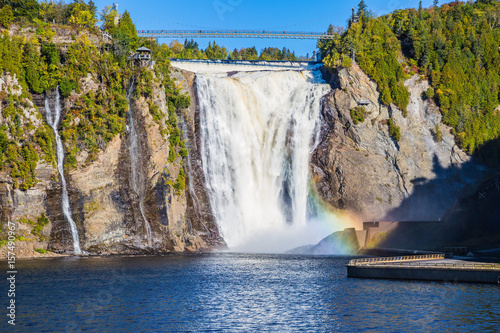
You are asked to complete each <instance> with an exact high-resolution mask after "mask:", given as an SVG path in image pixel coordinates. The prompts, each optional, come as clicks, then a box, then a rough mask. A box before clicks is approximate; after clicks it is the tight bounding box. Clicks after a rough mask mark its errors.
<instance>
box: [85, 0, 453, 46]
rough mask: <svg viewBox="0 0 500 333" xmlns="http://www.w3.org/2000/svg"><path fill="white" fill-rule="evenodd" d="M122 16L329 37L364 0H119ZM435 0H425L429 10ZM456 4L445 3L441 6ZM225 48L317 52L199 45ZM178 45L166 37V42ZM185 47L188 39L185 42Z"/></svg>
mask: <svg viewBox="0 0 500 333" xmlns="http://www.w3.org/2000/svg"><path fill="white" fill-rule="evenodd" d="M115 1H117V3H118V11H119V12H120V13H123V12H124V11H125V10H127V11H128V12H129V13H130V15H131V17H132V20H133V21H134V23H135V25H136V27H137V30H200V29H210V30H215V29H222V30H231V29H233V30H234V29H240V30H243V29H245V30H269V31H271V30H273V31H283V30H285V31H304V32H324V31H326V30H327V28H328V25H329V24H333V25H336V26H342V27H346V26H347V20H348V18H349V16H350V15H351V8H352V7H357V4H358V3H359V0H345V1H336V0H317V1H307V2H306V1H297V0H286V1H285V0H275V1H270V0H267V1H266V0H175V1H171V0H139V1H137V0H115ZM432 2H433V0H422V6H423V7H424V8H426V7H430V6H431V5H432ZM447 2H451V1H444V0H440V1H439V3H440V4H443V3H447ZM94 3H95V4H96V6H97V8H98V11H101V10H102V8H104V7H105V6H108V5H111V4H112V3H113V0H94ZM365 3H366V4H367V6H368V9H370V10H371V11H373V13H374V14H375V15H377V16H381V15H384V14H387V13H389V12H392V11H393V10H395V9H401V8H409V7H418V3H419V1H418V0H407V1H403V0H365ZM214 40H215V41H216V42H217V44H219V45H222V46H225V47H226V48H227V49H228V50H229V51H232V50H233V49H235V48H238V49H239V48H242V47H252V46H255V47H256V48H257V50H258V51H259V52H260V51H261V50H262V49H263V48H264V47H278V48H280V49H281V48H283V47H286V48H288V49H290V50H291V51H295V54H296V55H297V56H305V55H306V54H309V55H312V52H313V51H314V50H315V49H316V41H315V40H290V39H248V38H245V39H242V38H216V39H214V38H212V39H207V38H200V39H197V40H196V41H197V42H198V44H199V45H200V47H201V48H206V46H207V45H208V42H209V41H214ZM171 41H172V40H171V39H167V38H161V39H160V42H161V43H170V42H171ZM180 42H184V40H180Z"/></svg>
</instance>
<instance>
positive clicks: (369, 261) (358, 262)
mask: <svg viewBox="0 0 500 333" xmlns="http://www.w3.org/2000/svg"><path fill="white" fill-rule="evenodd" d="M436 259H444V254H428V255H417V256H401V257H386V258H363V259H353V260H351V261H349V264H347V265H348V266H358V267H360V266H361V267H407V268H436V269H437V268H439V269H465V270H495V271H496V270H498V271H500V264H496V263H491V264H490V263H472V262H471V263H468V262H451V263H450V262H422V261H426V260H436Z"/></svg>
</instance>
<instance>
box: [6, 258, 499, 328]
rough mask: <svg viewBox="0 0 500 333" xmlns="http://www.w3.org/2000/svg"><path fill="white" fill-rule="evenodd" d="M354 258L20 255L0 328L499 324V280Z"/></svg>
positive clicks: (382, 326) (494, 326) (348, 326)
mask: <svg viewBox="0 0 500 333" xmlns="http://www.w3.org/2000/svg"><path fill="white" fill-rule="evenodd" d="M347 261H348V259H346V258H334V257H319V258H318V257H305V256H285V255H244V254H209V255H181V256H168V257H133V258H124V257H112V258H80V259H72V258H65V259H53V260H37V261H35V260H29V261H18V263H17V269H18V272H19V274H18V276H17V278H18V281H17V305H18V307H17V311H18V312H17V315H18V316H17V321H16V322H17V325H16V326H15V327H14V329H13V328H12V327H8V326H7V325H6V318H5V317H4V319H3V322H2V324H1V325H0V327H2V328H5V327H7V329H8V331H18V332H25V331H26V332H186V331H228V332H297V331H309V332H437V331H444V332H488V331H489V332H495V331H497V332H498V331H500V287H498V286H494V285H478V284H450V283H434V282H409V281H389V280H361V279H348V278H347V277H346V269H345V264H346V262H347ZM2 293H3V291H2ZM2 300H6V297H4V296H2ZM2 303H4V305H5V304H6V301H3V302H2ZM9 326H10V325H9ZM7 329H5V330H4V329H1V330H0V331H2V332H6V331H7Z"/></svg>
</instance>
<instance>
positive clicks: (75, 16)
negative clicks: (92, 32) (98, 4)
mask: <svg viewBox="0 0 500 333" xmlns="http://www.w3.org/2000/svg"><path fill="white" fill-rule="evenodd" d="M69 22H70V23H71V24H75V25H78V26H82V27H87V28H91V27H93V26H94V25H95V24H96V17H95V12H94V11H93V9H92V8H91V7H90V6H89V5H86V4H84V3H76V4H75V6H73V9H72V10H71V16H70V19H69Z"/></svg>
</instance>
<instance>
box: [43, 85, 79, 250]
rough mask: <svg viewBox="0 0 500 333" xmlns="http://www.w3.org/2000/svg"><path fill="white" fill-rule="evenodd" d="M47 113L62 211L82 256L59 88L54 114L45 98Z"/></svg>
mask: <svg viewBox="0 0 500 333" xmlns="http://www.w3.org/2000/svg"><path fill="white" fill-rule="evenodd" d="M45 113H46V117H47V123H48V124H49V126H50V127H52V130H53V131H54V136H55V137H56V155H57V169H58V170H59V175H60V176H61V186H62V210H63V214H64V217H65V218H66V220H67V221H68V223H69V227H70V231H71V236H72V237H73V249H74V251H75V254H81V253H82V250H81V249H80V239H79V237H78V229H77V227H76V223H75V221H74V220H73V217H72V216H71V209H70V206H69V197H68V188H67V186H66V178H65V177H64V149H63V144H62V141H61V137H60V136H59V130H58V128H57V127H58V126H59V121H60V119H61V98H60V96H59V87H57V89H56V103H55V105H54V112H52V110H51V109H50V105H49V98H48V96H46V97H45Z"/></svg>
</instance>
